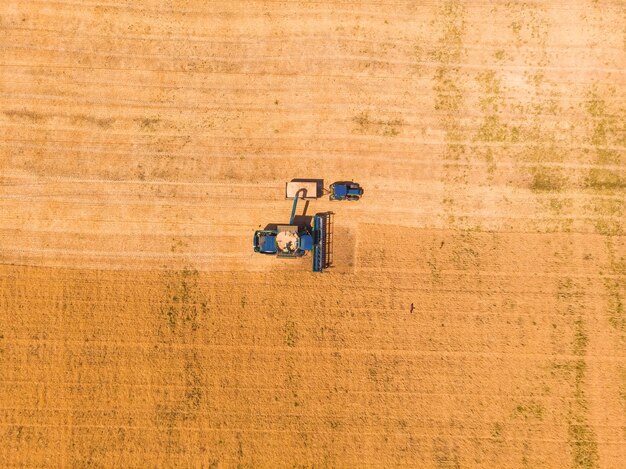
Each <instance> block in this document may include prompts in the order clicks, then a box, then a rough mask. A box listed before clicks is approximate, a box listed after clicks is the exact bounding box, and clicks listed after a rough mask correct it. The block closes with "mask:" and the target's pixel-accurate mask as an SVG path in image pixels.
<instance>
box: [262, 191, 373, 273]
mask: <svg viewBox="0 0 626 469" xmlns="http://www.w3.org/2000/svg"><path fill="white" fill-rule="evenodd" d="M343 184H346V183H336V185H337V186H338V185H343ZM351 184H352V185H353V187H352V191H351V192H352V193H351V194H350V195H351V196H353V197H351V198H347V197H345V198H343V197H334V196H335V195H336V192H337V191H336V190H335V187H337V186H336V185H332V186H331V188H332V190H331V191H330V192H331V196H330V199H331V200H346V199H347V200H358V199H359V198H360V197H361V195H362V194H363V190H362V189H360V186H359V185H358V184H356V183H351ZM356 188H358V189H359V191H358V192H354V190H355V189H356ZM322 192H323V182H322V181H321V180H310V179H308V180H305V179H294V180H292V181H291V182H288V183H287V186H286V198H287V199H293V206H292V209H291V216H290V218H289V224H288V225H274V226H275V227H272V228H270V227H269V226H268V227H266V228H265V229H263V230H257V231H255V233H254V240H253V247H254V251H255V252H259V253H261V254H273V255H276V256H277V257H282V258H292V259H294V258H298V257H302V256H304V255H306V253H307V252H309V251H311V254H312V255H311V258H312V270H313V272H322V271H323V270H324V269H325V268H326V267H329V266H330V265H331V263H332V249H331V247H332V223H333V221H332V218H333V213H332V212H325V213H318V214H316V215H314V216H313V217H312V219H311V217H309V218H308V219H307V217H303V219H304V222H301V223H296V209H297V208H298V200H300V199H304V200H307V201H308V200H314V199H317V198H318V197H320V195H322ZM326 193H328V191H327V192H326ZM307 204H308V202H307ZM305 211H306V209H305ZM311 223H312V225H311Z"/></svg>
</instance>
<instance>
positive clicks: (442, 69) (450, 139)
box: [430, 0, 465, 160]
mask: <svg viewBox="0 0 626 469" xmlns="http://www.w3.org/2000/svg"><path fill="white" fill-rule="evenodd" d="M440 13H441V17H442V18H443V24H442V28H443V33H442V35H441V37H440V38H439V41H438V46H437V47H436V48H435V49H434V50H432V51H431V52H430V57H431V59H432V60H434V61H437V62H440V66H438V67H437V69H436V71H435V76H434V77H433V78H434V83H435V85H434V87H433V90H434V91H435V109H436V110H437V111H441V113H442V115H441V117H440V121H441V125H442V127H443V128H444V130H445V132H446V137H445V139H446V143H447V145H446V149H445V158H446V159H450V160H458V159H460V158H461V156H462V155H463V154H464V153H465V146H464V145H463V144H461V143H459V142H460V141H461V140H463V136H462V131H461V126H460V121H459V110H460V109H461V108H462V106H463V92H462V89H461V87H460V85H459V84H460V83H462V74H461V71H460V68H459V66H458V64H459V63H460V62H461V59H462V54H463V34H464V32H465V20H464V17H465V6H464V5H463V2H460V1H458V0H453V1H448V2H446V3H444V5H443V6H442V8H441V10H440Z"/></svg>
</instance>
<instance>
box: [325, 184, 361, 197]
mask: <svg viewBox="0 0 626 469" xmlns="http://www.w3.org/2000/svg"><path fill="white" fill-rule="evenodd" d="M362 195H363V188H362V187H361V186H360V185H359V184H358V183H356V182H351V181H341V182H335V183H333V184H331V185H330V200H359V199H360V198H361V196H362Z"/></svg>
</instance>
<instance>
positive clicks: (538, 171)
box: [530, 167, 564, 192]
mask: <svg viewBox="0 0 626 469" xmlns="http://www.w3.org/2000/svg"><path fill="white" fill-rule="evenodd" d="M532 176H533V178H532V181H531V183H530V190H532V191H533V192H557V191H560V190H561V189H562V188H563V184H564V180H563V177H562V176H561V174H560V172H559V171H558V170H557V169H555V168H546V167H541V168H539V167H538V168H535V169H534V170H533V175H532Z"/></svg>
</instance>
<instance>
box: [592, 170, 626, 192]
mask: <svg viewBox="0 0 626 469" xmlns="http://www.w3.org/2000/svg"><path fill="white" fill-rule="evenodd" d="M585 184H586V186H587V187H588V188H590V189H595V190H600V191H615V190H624V189H626V179H625V178H624V177H623V176H621V175H620V174H618V173H617V172H616V171H612V170H610V169H606V168H593V169H591V170H589V176H587V179H586V181H585Z"/></svg>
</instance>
